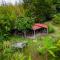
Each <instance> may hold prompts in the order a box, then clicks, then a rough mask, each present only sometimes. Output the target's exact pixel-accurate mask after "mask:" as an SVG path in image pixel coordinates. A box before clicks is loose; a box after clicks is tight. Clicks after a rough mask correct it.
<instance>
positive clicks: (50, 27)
mask: <svg viewBox="0 0 60 60" xmlns="http://www.w3.org/2000/svg"><path fill="white" fill-rule="evenodd" d="M54 32H55V29H54V27H53V26H52V24H48V33H54Z"/></svg>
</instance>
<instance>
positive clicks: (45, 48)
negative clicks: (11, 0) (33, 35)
mask: <svg viewBox="0 0 60 60" xmlns="http://www.w3.org/2000/svg"><path fill="white" fill-rule="evenodd" d="M41 43H42V45H41V46H39V48H38V51H39V52H40V53H41V54H43V55H45V60H48V53H49V54H51V55H52V56H53V57H56V55H55V54H54V51H52V50H53V49H56V48H57V47H56V46H55V45H54V43H53V41H52V39H51V37H48V36H46V37H45V38H43V42H41Z"/></svg>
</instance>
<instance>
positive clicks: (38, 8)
mask: <svg viewBox="0 0 60 60" xmlns="http://www.w3.org/2000/svg"><path fill="white" fill-rule="evenodd" d="M23 1H24V6H25V8H28V13H29V12H30V14H31V16H33V15H34V16H35V17H38V16H45V17H46V16H47V15H50V16H51V14H53V13H55V8H54V7H55V5H54V3H55V2H56V1H55V0H23Z"/></svg>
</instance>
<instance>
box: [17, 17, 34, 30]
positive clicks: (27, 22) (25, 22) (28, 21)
mask: <svg viewBox="0 0 60 60" xmlns="http://www.w3.org/2000/svg"><path fill="white" fill-rule="evenodd" d="M33 24H34V19H33V18H29V17H18V18H17V20H16V29H18V30H22V31H25V30H27V29H31V27H32V25H33Z"/></svg>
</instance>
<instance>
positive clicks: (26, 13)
mask: <svg viewBox="0 0 60 60" xmlns="http://www.w3.org/2000/svg"><path fill="white" fill-rule="evenodd" d="M59 2H60V1H58V0H23V3H22V4H16V5H12V4H9V5H1V6H0V60H60V54H59V53H60V38H59V37H60V31H59V30H60V27H58V26H59V25H60V12H59V9H60V8H59V7H60V5H59V4H60V3H59ZM35 23H42V24H46V25H47V26H48V34H46V35H43V34H40V35H39V36H38V37H36V38H35V39H31V38H26V32H27V31H28V30H29V32H28V34H29V33H30V32H32V31H31V30H32V25H33V24H35ZM57 25H58V26H57ZM17 31H18V33H17ZM13 33H14V34H13ZM21 33H22V34H24V36H23V37H22V36H21V35H18V34H21ZM32 37H33V36H32ZM24 41H25V42H27V46H26V47H24V48H23V49H20V48H18V49H17V48H13V47H12V44H14V43H17V42H24Z"/></svg>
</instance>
